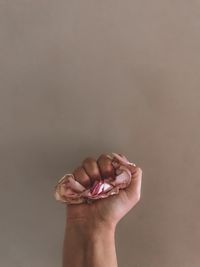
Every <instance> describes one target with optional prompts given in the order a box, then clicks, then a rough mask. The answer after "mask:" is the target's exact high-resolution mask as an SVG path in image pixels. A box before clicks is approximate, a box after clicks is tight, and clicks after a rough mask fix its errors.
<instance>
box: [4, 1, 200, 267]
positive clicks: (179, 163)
mask: <svg viewBox="0 0 200 267" xmlns="http://www.w3.org/2000/svg"><path fill="white" fill-rule="evenodd" d="M199 10H200V3H199V2H198V1H184V0H183V1H178V0H174V1H158V0H153V1H147V0H140V1H126V0H125V1H114V0H108V1H87V0H85V1H76V0H75V1H74V0H73V1H72V0H70V1H64V0H60V1H45V0H42V1H31V0H13V1H10V0H9V1H8V0H1V1H0V102H1V103H0V127H1V128H0V135H1V138H0V164H1V179H0V191H1V193H0V210H1V218H0V229H1V237H0V265H1V266H2V267H11V266H15V267H35V266H37V267H44V266H48V267H55V266H61V246H62V238H63V231H64V220H65V213H64V206H62V205H61V204H58V203H56V202H55V201H54V199H53V197H52V190H53V186H54V184H55V183H56V182H57V179H58V178H59V177H61V176H62V175H63V174H64V173H65V172H68V171H70V170H72V168H74V167H75V166H76V165H77V164H79V163H80V161H81V160H82V159H83V158H84V157H85V156H87V155H93V156H98V155H99V154H100V153H102V152H112V151H113V152H122V153H124V154H126V155H127V156H128V157H129V159H130V160H132V161H135V162H136V164H138V165H140V166H141V167H142V169H143V172H144V175H143V188H142V199H141V202H140V203H139V204H138V206H137V207H136V208H135V210H134V211H131V212H130V213H129V214H128V215H127V216H126V217H125V218H124V219H123V220H122V221H121V223H120V224H119V225H118V229H117V235H116V245H117V255H118V261H119V266H120V267H199V266H200V256H199V244H200V231H199V221H200V215H199V201H200V192H199V187H200V179H199V178H200V177H199V153H200V141H199V136H200V127H199V117H200V75H199V74H200V70H199V68H200V34H199V29H200V12H199Z"/></svg>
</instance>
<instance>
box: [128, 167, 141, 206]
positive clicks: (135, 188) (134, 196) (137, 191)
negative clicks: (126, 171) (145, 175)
mask: <svg viewBox="0 0 200 267" xmlns="http://www.w3.org/2000/svg"><path fill="white" fill-rule="evenodd" d="M141 184H142V169H141V168H140V167H135V171H134V172H133V173H132V178H131V183H130V185H129V186H128V187H127V188H126V189H125V191H126V193H127V196H128V198H129V200H130V201H131V202H132V203H133V204H136V203H137V202H138V201H139V200H140V195H141Z"/></svg>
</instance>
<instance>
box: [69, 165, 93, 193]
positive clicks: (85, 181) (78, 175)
mask: <svg viewBox="0 0 200 267" xmlns="http://www.w3.org/2000/svg"><path fill="white" fill-rule="evenodd" d="M73 175H74V177H75V180H76V181H77V182H79V183H80V184H82V185H83V186H84V187H85V188H89V187H90V185H91V181H90V177H89V176H88V175H87V173H86V171H85V170H84V168H83V167H81V166H79V167H77V168H76V169H75V170H74V171H73Z"/></svg>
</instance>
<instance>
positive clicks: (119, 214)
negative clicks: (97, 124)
mask: <svg viewBox="0 0 200 267" xmlns="http://www.w3.org/2000/svg"><path fill="white" fill-rule="evenodd" d="M132 168H133V169H132V180H131V184H130V185H129V187H127V188H126V189H122V190H120V193H119V194H118V195H112V196H109V197H108V198H105V199H99V200H96V201H95V202H93V203H92V204H75V205H67V220H66V229H65V238H64V244H63V267H90V266H91V267H102V266H104V267H107V266H108V267H117V266H118V265H117V256H116V250H115V229H116V226H117V224H118V222H119V221H120V220H121V219H122V218H123V217H124V216H125V215H126V214H127V213H128V212H129V211H130V210H131V209H132V208H133V207H134V206H135V205H136V204H137V203H138V201H139V200H140V193H141V182H142V170H141V168H140V167H134V166H133V167H132ZM73 174H74V176H75V179H76V180H77V181H78V182H80V183H81V184H82V185H83V186H85V187H89V186H90V184H91V183H92V182H93V181H94V179H100V178H101V177H103V178H105V179H106V177H108V176H113V175H114V169H113V166H112V164H111V160H110V159H109V158H108V157H107V156H106V154H102V155H101V156H100V157H99V158H98V159H97V160H95V159H94V158H91V157H88V158H86V159H85V160H84V161H83V162H82V165H81V166H79V167H77V168H76V169H75V170H74V171H73Z"/></svg>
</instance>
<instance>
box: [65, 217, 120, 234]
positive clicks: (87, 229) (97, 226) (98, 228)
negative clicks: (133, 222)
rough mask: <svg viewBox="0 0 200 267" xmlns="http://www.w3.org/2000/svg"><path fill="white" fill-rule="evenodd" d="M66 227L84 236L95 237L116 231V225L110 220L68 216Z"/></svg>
mask: <svg viewBox="0 0 200 267" xmlns="http://www.w3.org/2000/svg"><path fill="white" fill-rule="evenodd" d="M66 229H67V230H70V231H73V232H74V234H77V235H79V237H82V238H86V239H87V238H88V237H90V238H92V237H93V238H95V237H96V236H102V237H103V236H104V235H112V234H114V233H115V229H116V225H115V224H114V223H110V222H102V221H99V220H95V219H94V220H87V219H85V218H81V219H80V218H79V219H69V218H67V223H66Z"/></svg>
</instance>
